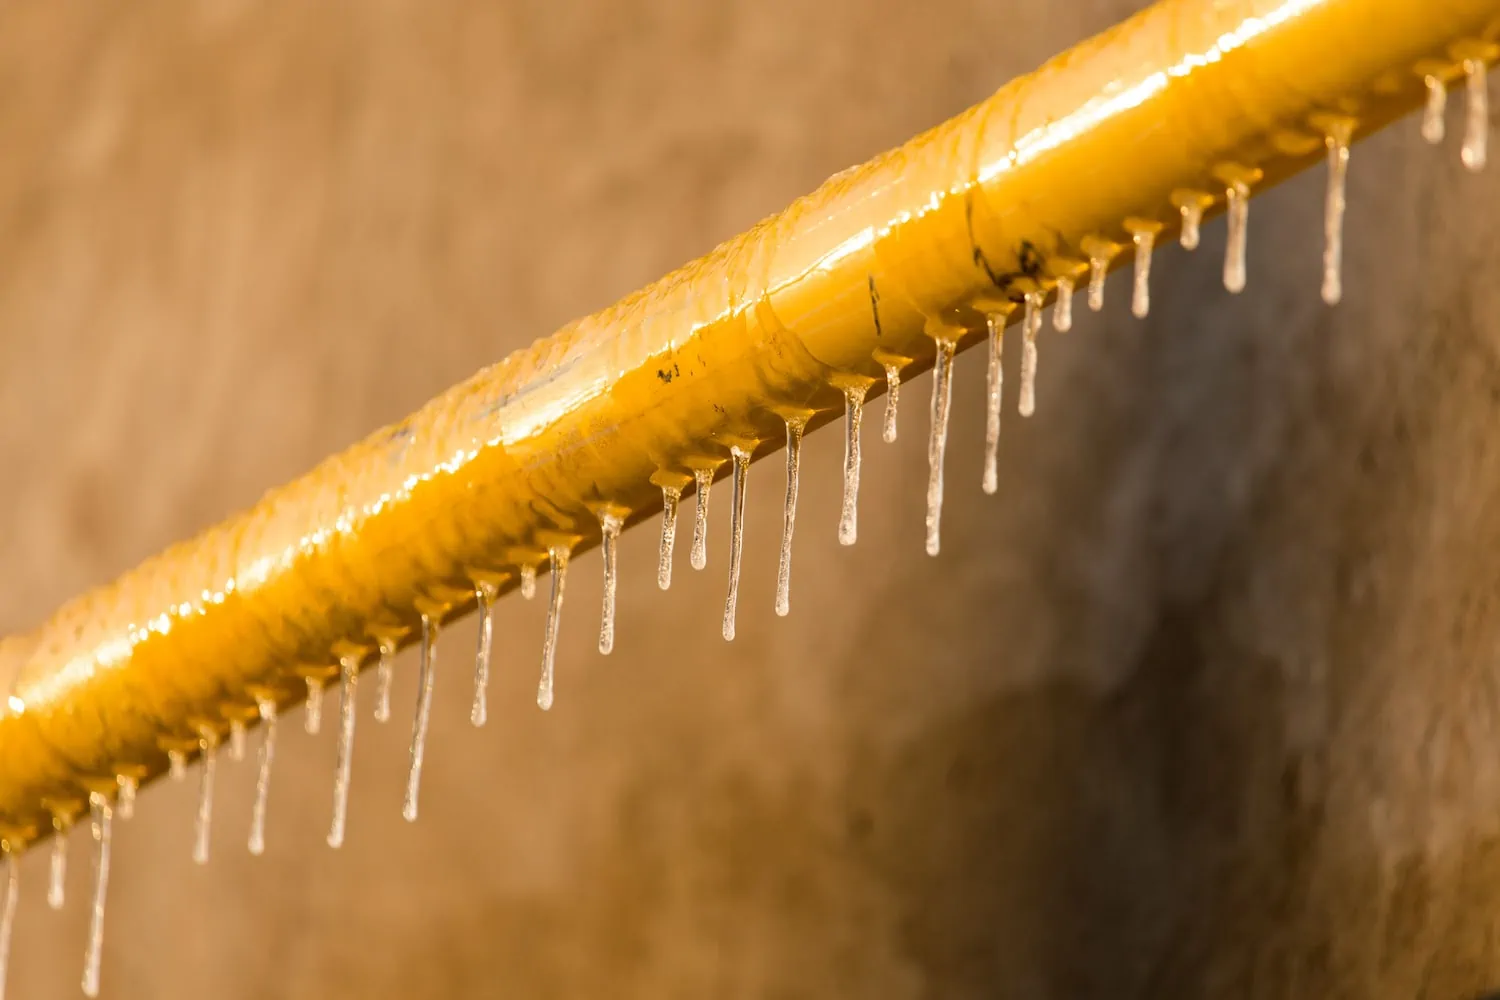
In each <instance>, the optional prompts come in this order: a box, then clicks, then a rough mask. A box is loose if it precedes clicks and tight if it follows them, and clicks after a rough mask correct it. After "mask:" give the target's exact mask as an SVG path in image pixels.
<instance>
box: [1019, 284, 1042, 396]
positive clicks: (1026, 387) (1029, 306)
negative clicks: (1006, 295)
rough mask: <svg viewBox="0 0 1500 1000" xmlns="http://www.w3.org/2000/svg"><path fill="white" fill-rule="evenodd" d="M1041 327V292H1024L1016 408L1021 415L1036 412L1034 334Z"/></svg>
mask: <svg viewBox="0 0 1500 1000" xmlns="http://www.w3.org/2000/svg"><path fill="white" fill-rule="evenodd" d="M1041 329H1042V293H1041V292H1028V293H1027V294H1026V315H1025V316H1024V317H1022V319H1021V332H1022V334H1023V335H1024V337H1025V339H1024V340H1023V341H1022V342H1021V391H1020V394H1019V395H1020V400H1019V401H1018V402H1017V404H1016V410H1017V412H1019V413H1020V414H1021V416H1023V417H1029V416H1031V415H1032V414H1033V413H1035V412H1036V362H1037V357H1036V335H1037V333H1039V332H1040V331H1041Z"/></svg>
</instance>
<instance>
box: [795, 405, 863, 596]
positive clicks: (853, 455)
mask: <svg viewBox="0 0 1500 1000" xmlns="http://www.w3.org/2000/svg"><path fill="white" fill-rule="evenodd" d="M869 391H870V387H869V386H867V385H861V386H851V387H850V388H847V389H845V390H844V496H843V500H842V501H841V502H840V504H839V544H840V545H853V544H854V542H855V539H856V538H857V537H858V535H859V425H860V418H861V417H862V416H863V415H864V407H865V395H866V394H867V393H868V392H869ZM782 613H783V614H785V613H786V612H782Z"/></svg>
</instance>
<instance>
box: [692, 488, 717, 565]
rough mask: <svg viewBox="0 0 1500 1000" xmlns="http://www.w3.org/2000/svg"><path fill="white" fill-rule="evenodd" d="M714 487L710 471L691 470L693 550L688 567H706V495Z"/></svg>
mask: <svg viewBox="0 0 1500 1000" xmlns="http://www.w3.org/2000/svg"><path fill="white" fill-rule="evenodd" d="M713 485H714V473H713V470H712V469H694V470H693V494H694V495H693V499H694V502H695V506H694V513H693V548H692V552H691V553H690V554H689V556H688V565H690V566H692V567H693V569H702V568H703V567H705V566H707V565H708V494H709V490H710V489H712V488H713Z"/></svg>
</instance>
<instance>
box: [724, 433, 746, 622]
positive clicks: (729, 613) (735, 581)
mask: <svg viewBox="0 0 1500 1000" xmlns="http://www.w3.org/2000/svg"><path fill="white" fill-rule="evenodd" d="M729 453H730V456H731V458H732V459H733V461H734V478H733V480H732V482H733V486H732V488H731V490H730V494H729V594H728V595H727V596H726V597H725V598H724V639H725V641H732V640H733V639H734V619H735V615H736V613H737V611H738V609H739V602H740V561H741V559H742V558H743V556H744V546H745V485H746V481H747V480H748V478H749V475H750V452H749V451H748V450H747V449H745V448H741V447H739V446H738V445H736V446H734V447H733V448H730V449H729Z"/></svg>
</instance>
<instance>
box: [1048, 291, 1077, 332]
mask: <svg viewBox="0 0 1500 1000" xmlns="http://www.w3.org/2000/svg"><path fill="white" fill-rule="evenodd" d="M1052 329H1054V330H1056V331H1057V332H1058V333H1067V332H1068V331H1069V330H1071V329H1073V279H1072V278H1058V279H1057V299H1056V300H1055V301H1054V302H1053V303H1052Z"/></svg>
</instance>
